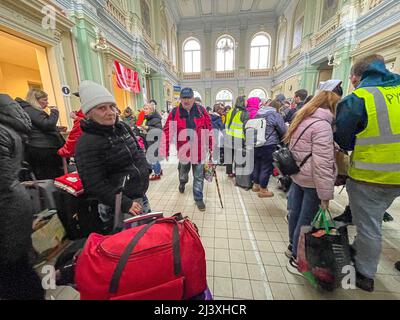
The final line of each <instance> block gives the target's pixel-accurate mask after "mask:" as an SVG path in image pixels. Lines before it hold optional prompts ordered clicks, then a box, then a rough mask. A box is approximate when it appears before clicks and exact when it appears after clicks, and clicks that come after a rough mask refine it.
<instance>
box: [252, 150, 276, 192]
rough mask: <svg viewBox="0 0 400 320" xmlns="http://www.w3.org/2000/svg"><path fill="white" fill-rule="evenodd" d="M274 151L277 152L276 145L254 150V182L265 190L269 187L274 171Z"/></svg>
mask: <svg viewBox="0 0 400 320" xmlns="http://www.w3.org/2000/svg"><path fill="white" fill-rule="evenodd" d="M274 151H276V145H271V146H263V147H258V148H255V150H254V171H253V180H254V183H255V184H259V185H260V186H261V188H263V189H266V188H267V187H268V183H269V178H270V177H271V174H272V171H273V170H274V166H273V159H272V153H274Z"/></svg>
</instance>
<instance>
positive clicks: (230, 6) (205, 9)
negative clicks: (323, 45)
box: [167, 0, 282, 19]
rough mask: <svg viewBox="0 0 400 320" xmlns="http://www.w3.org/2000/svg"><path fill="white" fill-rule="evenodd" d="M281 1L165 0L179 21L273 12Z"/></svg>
mask: <svg viewBox="0 0 400 320" xmlns="http://www.w3.org/2000/svg"><path fill="white" fill-rule="evenodd" d="M281 1H282V0H167V2H168V3H169V4H170V5H171V6H173V7H175V9H176V12H178V15H179V17H180V19H186V18H193V17H210V16H211V17H218V16H235V15H239V14H244V13H254V12H257V13H258V12H260V11H268V12H274V11H275V10H276V9H277V6H278V5H279V3H280V2H281Z"/></svg>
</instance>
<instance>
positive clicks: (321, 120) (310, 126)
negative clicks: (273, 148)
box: [292, 119, 330, 149]
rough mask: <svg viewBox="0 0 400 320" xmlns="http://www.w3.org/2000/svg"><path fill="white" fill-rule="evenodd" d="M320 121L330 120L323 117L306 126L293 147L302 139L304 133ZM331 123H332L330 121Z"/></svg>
mask: <svg viewBox="0 0 400 320" xmlns="http://www.w3.org/2000/svg"><path fill="white" fill-rule="evenodd" d="M320 121H326V122H328V123H329V121H327V120H322V119H321V120H317V121H314V122H313V123H311V124H310V125H308V126H307V128H305V129H304V130H303V132H302V133H301V134H300V136H299V138H298V139H297V141H296V142H295V143H294V145H293V147H292V149H294V147H295V146H296V145H297V143H298V142H299V141H300V139H301V137H302V136H303V135H304V133H305V132H306V131H307V130H308V129H309V128H310V127H311V126H312V125H313V124H316V123H317V122H320ZM329 124H330V123H329Z"/></svg>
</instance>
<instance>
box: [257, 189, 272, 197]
mask: <svg viewBox="0 0 400 320" xmlns="http://www.w3.org/2000/svg"><path fill="white" fill-rule="evenodd" d="M273 196H274V193H273V192H271V191H268V189H266V188H265V189H263V188H260V192H259V193H258V197H259V198H272V197H273Z"/></svg>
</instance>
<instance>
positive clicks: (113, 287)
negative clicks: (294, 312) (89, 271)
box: [108, 218, 182, 294]
mask: <svg viewBox="0 0 400 320" xmlns="http://www.w3.org/2000/svg"><path fill="white" fill-rule="evenodd" d="M170 221H173V223H174V228H173V236H172V250H173V258H174V273H175V275H176V276H179V275H180V274H181V273H182V259H181V253H180V249H181V247H180V237H179V228H178V222H177V221H176V218H174V219H169V221H168V220H163V221H157V220H155V221H153V222H151V223H149V224H148V225H146V226H145V227H143V228H142V229H141V230H140V231H139V232H138V233H137V234H136V235H135V236H134V237H133V239H132V240H131V242H129V244H128V245H127V246H126V248H125V250H124V252H123V254H122V256H121V258H120V259H119V261H118V264H117V266H116V268H115V270H114V273H113V275H112V277H111V282H110V287H109V290H108V292H109V293H111V294H115V293H117V291H118V287H119V282H120V280H121V276H122V272H123V271H124V269H125V266H126V264H127V262H128V259H129V256H130V255H131V253H132V252H133V251H134V249H135V246H136V245H137V244H138V242H139V241H140V239H141V238H142V237H143V236H144V235H145V233H146V232H147V231H148V230H149V229H150V228H151V227H152V226H153V225H155V224H156V223H162V222H170Z"/></svg>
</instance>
